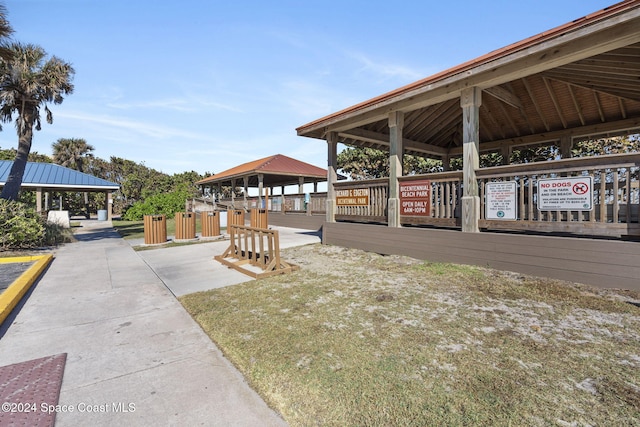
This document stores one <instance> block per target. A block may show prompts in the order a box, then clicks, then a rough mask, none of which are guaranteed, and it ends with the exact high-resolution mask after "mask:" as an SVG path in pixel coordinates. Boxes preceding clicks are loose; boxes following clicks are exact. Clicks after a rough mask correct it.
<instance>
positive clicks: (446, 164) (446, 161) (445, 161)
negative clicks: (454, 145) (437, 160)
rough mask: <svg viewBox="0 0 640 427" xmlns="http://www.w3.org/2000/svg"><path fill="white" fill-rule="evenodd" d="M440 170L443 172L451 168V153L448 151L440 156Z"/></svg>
mask: <svg viewBox="0 0 640 427" xmlns="http://www.w3.org/2000/svg"><path fill="white" fill-rule="evenodd" d="M442 170H443V171H444V172H447V171H450V170H451V155H450V154H449V153H447V154H445V155H443V156H442Z"/></svg>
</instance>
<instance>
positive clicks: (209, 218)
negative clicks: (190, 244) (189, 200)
mask: <svg viewBox="0 0 640 427" xmlns="http://www.w3.org/2000/svg"><path fill="white" fill-rule="evenodd" d="M200 224H201V226H202V233H201V236H202V237H217V236H219V235H220V213H219V212H218V211H210V212H202V213H201V214H200Z"/></svg>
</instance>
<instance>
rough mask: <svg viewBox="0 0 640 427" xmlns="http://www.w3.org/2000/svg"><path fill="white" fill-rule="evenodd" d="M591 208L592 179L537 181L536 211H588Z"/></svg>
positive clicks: (582, 177) (587, 177)
mask: <svg viewBox="0 0 640 427" xmlns="http://www.w3.org/2000/svg"><path fill="white" fill-rule="evenodd" d="M592 208H593V178H592V177H590V176H581V177H576V178H554V179H539V180H538V209H539V210H541V211H551V210H553V211H590V210H591V209H592Z"/></svg>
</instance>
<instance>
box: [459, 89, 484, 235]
mask: <svg viewBox="0 0 640 427" xmlns="http://www.w3.org/2000/svg"><path fill="white" fill-rule="evenodd" d="M481 104H482V90H481V89H480V88H478V87H472V88H469V89H465V90H463V91H462V96H461V97H460V106H461V107H462V141H463V144H462V145H463V147H462V148H463V154H462V159H463V166H462V176H463V178H462V180H463V196H462V231H463V232H466V233H477V232H479V231H480V230H479V228H478V221H479V220H480V193H479V191H478V180H477V179H476V170H477V169H478V168H479V165H480V154H479V149H478V146H479V140H480V105H481Z"/></svg>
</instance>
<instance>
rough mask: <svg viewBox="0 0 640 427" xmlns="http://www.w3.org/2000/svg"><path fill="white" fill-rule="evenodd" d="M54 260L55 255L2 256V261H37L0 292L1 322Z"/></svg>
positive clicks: (0, 260) (0, 261)
mask: <svg viewBox="0 0 640 427" xmlns="http://www.w3.org/2000/svg"><path fill="white" fill-rule="evenodd" d="M51 260H53V255H39V256H26V257H13V258H0V263H9V262H30V261H35V263H34V264H33V265H32V266H31V267H29V268H28V269H27V271H25V272H24V273H22V274H21V275H20V277H18V278H17V279H16V280H15V281H14V282H13V283H12V284H11V286H9V287H8V288H7V289H6V290H5V291H4V292H3V293H2V294H0V323H2V322H4V320H5V319H6V318H7V316H9V313H11V310H13V309H14V308H15V306H16V305H17V304H18V302H19V301H20V299H22V297H23V296H24V294H26V293H27V291H28V290H29V288H30V287H31V285H33V283H34V282H35V281H36V279H37V278H38V277H40V274H42V272H43V271H44V269H45V268H47V266H48V265H49V263H51Z"/></svg>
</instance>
